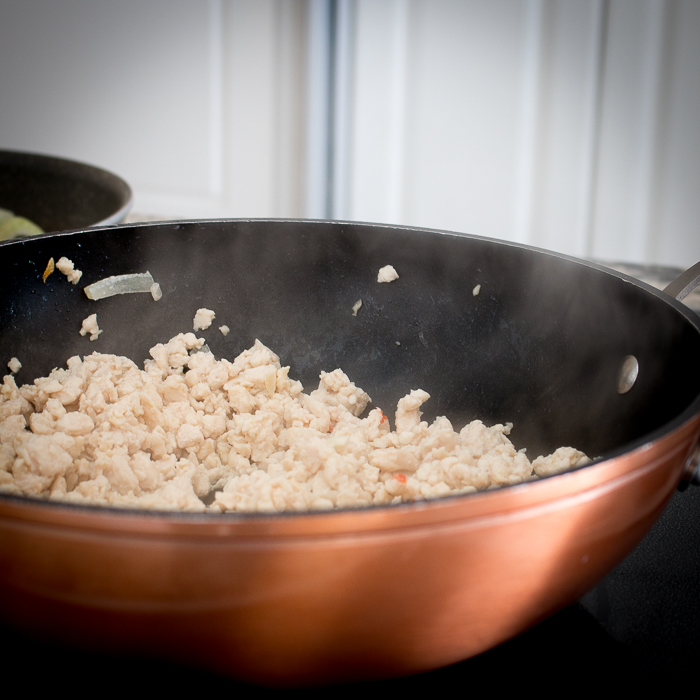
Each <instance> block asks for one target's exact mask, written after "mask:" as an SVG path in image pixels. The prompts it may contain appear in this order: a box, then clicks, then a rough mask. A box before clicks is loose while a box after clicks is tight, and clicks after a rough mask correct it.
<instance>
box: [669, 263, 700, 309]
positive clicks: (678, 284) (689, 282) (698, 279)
mask: <svg viewBox="0 0 700 700" xmlns="http://www.w3.org/2000/svg"><path fill="white" fill-rule="evenodd" d="M699 284H700V262H698V263H695V265H693V267H689V268H688V269H687V270H686V271H685V272H684V273H683V274H682V275H680V276H679V277H676V279H675V280H673V282H671V284H669V285H668V287H666V289H664V292H666V294H668V295H669V296H672V297H675V298H676V299H678V301H683V299H685V298H686V297H687V296H688V294H690V293H691V292H692V291H693V289H695V287H697V286H698V285H699Z"/></svg>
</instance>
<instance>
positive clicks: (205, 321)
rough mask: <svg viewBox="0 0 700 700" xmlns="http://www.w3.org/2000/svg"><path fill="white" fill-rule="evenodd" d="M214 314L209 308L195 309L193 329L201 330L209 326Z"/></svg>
mask: <svg viewBox="0 0 700 700" xmlns="http://www.w3.org/2000/svg"><path fill="white" fill-rule="evenodd" d="M215 316H216V314H215V313H214V312H213V311H212V310H211V309H197V313H196V314H195V315H194V321H193V324H194V330H195V331H203V330H206V329H207V328H209V326H211V324H212V321H213V320H214V317H215Z"/></svg>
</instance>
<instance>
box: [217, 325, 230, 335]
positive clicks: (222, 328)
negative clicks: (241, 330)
mask: <svg viewBox="0 0 700 700" xmlns="http://www.w3.org/2000/svg"><path fill="white" fill-rule="evenodd" d="M219 330H220V331H221V335H223V336H227V335H228V334H229V333H230V332H231V329H230V328H229V327H228V326H219Z"/></svg>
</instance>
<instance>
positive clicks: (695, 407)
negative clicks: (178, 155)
mask: <svg viewBox="0 0 700 700" xmlns="http://www.w3.org/2000/svg"><path fill="white" fill-rule="evenodd" d="M7 152H9V151H7ZM15 152H16V153H20V152H18V151H15ZM2 153H3V151H0V155H1V154H2ZM29 155H38V156H39V157H42V158H53V157H52V156H42V155H40V154H29ZM55 160H66V159H61V158H56V159H55ZM68 162H77V161H68ZM84 165H86V166H87V167H89V168H94V167H95V166H91V165H87V164H84ZM96 169H98V170H99V168H96ZM104 172H105V173H107V174H109V175H112V173H109V172H108V171H104ZM114 177H117V176H114ZM118 179H119V178H118ZM124 184H126V183H124ZM126 186H127V187H128V184H127V185H126ZM129 189H130V188H129ZM130 206H131V202H129V207H130ZM127 210H128V209H127ZM229 223H230V224H240V223H255V224H263V223H271V224H280V223H293V224H318V225H321V224H322V225H329V224H332V225H338V226H363V227H371V228H377V229H390V230H392V231H407V232H411V233H428V234H437V235H445V236H454V237H458V238H468V239H473V240H478V241H482V242H486V243H493V244H497V245H498V246H505V247H510V248H515V249H519V250H523V251H525V252H527V253H535V254H540V255H544V256H547V257H549V258H554V259H557V260H563V261H566V262H569V263H573V264H576V265H581V266H584V267H588V268H591V269H593V270H596V271H597V272H599V273H602V274H607V275H610V276H613V277H616V278H618V279H620V280H622V281H624V282H626V283H628V284H631V285H633V286H635V287H637V288H638V289H640V291H641V292H646V293H649V294H652V295H653V296H655V297H656V298H658V299H659V300H660V301H662V302H664V303H665V304H667V305H670V306H671V307H672V308H673V309H674V310H675V311H676V312H677V313H680V314H681V315H682V316H683V317H684V318H685V320H686V321H687V322H688V323H690V325H691V326H693V327H694V329H695V330H696V332H697V333H698V334H699V335H700V315H698V314H696V313H695V312H694V311H693V310H692V309H690V308H688V307H687V306H686V305H685V304H683V303H682V302H680V301H678V300H677V299H675V298H673V297H671V296H669V295H668V294H666V293H665V292H663V291H662V290H659V289H657V288H655V287H653V286H651V285H649V284H647V283H645V282H643V281H641V280H639V279H637V278H635V277H632V276H631V275H628V274H626V273H624V272H619V271H617V270H614V269H612V268H608V267H606V266H605V265H602V264H600V263H597V262H592V261H589V260H584V259H581V258H577V257H574V256H570V255H566V254H563V253H558V252H555V251H551V250H547V249H544V248H539V247H536V246H531V245H526V244H523V243H517V242H513V241H506V240H501V239H497V238H490V237H487V236H480V235H477V234H470V233H464V232H457V231H450V230H447V229H433V228H426V227H422V226H405V225H395V224H387V223H377V222H365V221H353V220H338V219H303V218H274V217H262V218H257V217H242V218H210V219H207V218H204V219H201V218H200V219H172V220H163V221H147V222H134V223H126V224H125V223H121V224H105V223H101V224H96V225H94V226H90V227H87V228H79V229H70V230H64V231H53V232H48V233H44V234H38V235H36V236H31V237H28V238H16V239H10V240H7V241H2V242H0V248H1V247H3V246H6V245H31V241H34V240H39V239H45V238H58V237H62V236H75V235H80V234H83V233H86V234H92V233H99V232H100V231H105V232H111V233H114V232H115V231H119V230H127V229H129V230H131V229H134V228H145V229H156V228H160V227H168V226H190V225H211V224H229ZM696 424H697V425H696ZM688 431H691V432H692V431H695V432H696V433H697V432H698V431H700V392H699V393H698V395H697V396H696V397H695V399H694V400H693V401H692V402H691V403H690V404H689V405H688V406H687V407H686V408H685V409H684V410H683V411H682V412H681V413H679V414H678V415H677V416H675V418H673V419H672V420H671V421H668V422H667V423H665V424H664V425H662V426H659V427H658V428H656V429H655V430H653V431H651V432H649V433H647V434H645V435H643V436H642V437H640V438H637V439H636V440H632V441H630V442H628V443H625V444H624V445H621V446H620V447H617V448H615V449H613V450H610V451H608V452H606V453H604V454H603V455H600V456H599V457H596V458H595V459H592V460H591V462H589V463H588V464H586V465H583V466H581V467H576V468H575V469H572V470H569V471H567V472H563V473H560V474H554V475H551V476H547V477H544V478H538V479H536V480H533V481H527V482H521V483H517V484H510V485H505V486H501V487H499V488H498V489H492V490H486V491H477V492H471V493H465V494H451V495H448V496H442V497H439V498H434V499H425V500H421V501H415V502H412V503H397V504H385V505H369V506H360V507H348V508H337V509H333V510H310V511H283V512H274V513H266V512H226V513H214V512H203V513H202V512H197V513H195V512H184V511H175V510H172V511H171V510H148V509H140V508H128V507H122V506H111V505H92V504H83V503H70V502H66V501H58V500H56V501H51V500H45V499H41V498H35V497H31V496H16V495H11V494H8V493H0V520H3V519H7V518H12V519H17V520H32V518H31V513H30V511H33V510H35V509H36V508H39V509H41V510H48V512H49V513H54V514H56V515H57V516H59V517H60V515H61V514H65V515H67V516H68V517H69V518H70V516H78V517H79V518H81V517H82V518H91V516H99V515H108V516H109V517H108V518H107V519H108V520H109V519H111V518H112V517H114V518H117V519H118V520H121V522H125V521H126V520H132V521H134V524H136V522H137V521H139V520H143V521H144V528H143V532H144V534H145V533H148V534H154V533H153V529H152V528H151V527H148V525H152V524H153V523H155V522H157V521H163V522H164V523H165V524H168V523H172V524H173V525H175V524H183V525H192V526H195V527H198V526H199V527H201V526H207V527H209V526H211V524H212V522H213V521H221V522H222V524H226V525H229V526H230V525H233V524H235V523H241V524H246V523H248V524H250V525H251V526H253V525H256V524H258V523H259V524H260V525H261V526H264V525H265V524H273V523H277V522H280V523H284V522H286V521H292V522H293V521H294V520H299V519H308V520H310V521H311V520H318V519H322V518H335V519H340V518H345V517H348V516H353V515H354V516H364V515H367V514H374V513H385V514H389V513H392V514H397V515H398V514H411V513H416V512H420V511H434V510H436V509H438V510H439V509H443V508H445V509H449V507H450V506H453V505H454V504H456V503H462V502H463V501H465V502H470V501H480V502H481V501H490V500H492V499H493V500H499V497H500V496H502V495H503V494H510V493H512V494H520V493H523V494H529V493H531V492H532V490H533V489H535V490H536V492H537V491H539V490H540V489H542V488H543V486H544V485H545V484H548V483H550V482H553V483H556V484H562V485H563V484H564V483H566V482H567V481H571V480H576V477H577V475H579V474H580V473H581V472H584V471H585V472H586V473H590V474H592V475H598V474H599V473H600V472H604V471H605V470H606V469H610V468H611V467H612V472H615V469H614V465H616V464H618V463H619V462H618V460H623V459H624V458H628V457H629V458H631V459H632V460H634V459H636V458H638V457H639V456H640V455H642V454H643V453H644V452H646V451H648V450H652V451H653V450H654V449H655V448H658V446H659V445H660V444H661V443H662V442H664V439H665V438H668V439H670V440H671V441H673V438H674V437H675V436H678V435H681V434H684V433H686V432H688ZM697 441H698V436H697V435H696V436H695V438H694V442H695V443H697ZM632 470H639V466H637V467H634V468H633V469H632ZM681 476H682V475H681V474H680V473H679V475H678V480H679V481H680V478H681ZM618 477H619V474H614V473H613V475H612V476H608V477H607V478H602V479H601V478H600V477H598V478H595V479H594V481H595V484H594V485H593V486H591V485H589V486H587V487H584V488H583V489H581V491H582V492H584V491H588V490H591V489H592V488H596V487H598V486H600V485H602V484H603V483H606V482H608V481H611V480H615V479H616V478H618ZM555 490H556V489H555ZM559 498H562V495H554V496H552V497H549V498H547V497H545V498H544V499H536V500H537V502H540V500H541V501H542V502H548V501H550V500H557V499H559ZM7 506H9V508H10V510H11V511H15V514H14V515H12V514H10V513H7ZM527 507H531V506H527ZM22 511H25V512H24V514H23V515H22ZM27 516H30V517H27ZM389 527H391V528H396V527H397V525H396V524H394V525H390V526H389ZM398 527H399V528H400V527H401V526H398ZM409 527H410V526H409ZM101 529H102V528H101ZM104 529H105V530H108V529H109V528H108V527H107V526H105V528H104ZM375 529H377V528H369V529H368V530H365V529H362V530H361V532H362V533H368V532H370V531H373V530H375ZM378 529H380V530H381V529H384V528H381V527H380V528H378ZM345 531H346V530H345V529H344V528H343V529H341V530H340V531H338V532H335V531H334V532H329V533H326V534H328V535H333V534H341V532H345ZM135 532H136V530H135V531H134V533H132V534H135ZM265 536H272V533H267V534H266V535H265ZM280 537H289V535H280Z"/></svg>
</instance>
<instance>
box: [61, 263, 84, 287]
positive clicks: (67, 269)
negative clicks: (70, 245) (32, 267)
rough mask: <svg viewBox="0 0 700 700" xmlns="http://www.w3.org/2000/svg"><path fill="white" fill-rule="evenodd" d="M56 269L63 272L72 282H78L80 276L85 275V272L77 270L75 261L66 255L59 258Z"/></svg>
mask: <svg viewBox="0 0 700 700" xmlns="http://www.w3.org/2000/svg"><path fill="white" fill-rule="evenodd" d="M56 269H57V270H58V271H59V272H62V273H63V274H64V275H65V276H66V277H67V278H68V281H69V282H71V283H72V284H78V282H79V281H80V278H81V277H82V276H83V273H82V272H81V271H80V270H76V269H75V268H74V266H73V261H72V260H69V259H68V258H66V257H62V258H59V259H58V262H57V263H56Z"/></svg>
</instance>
